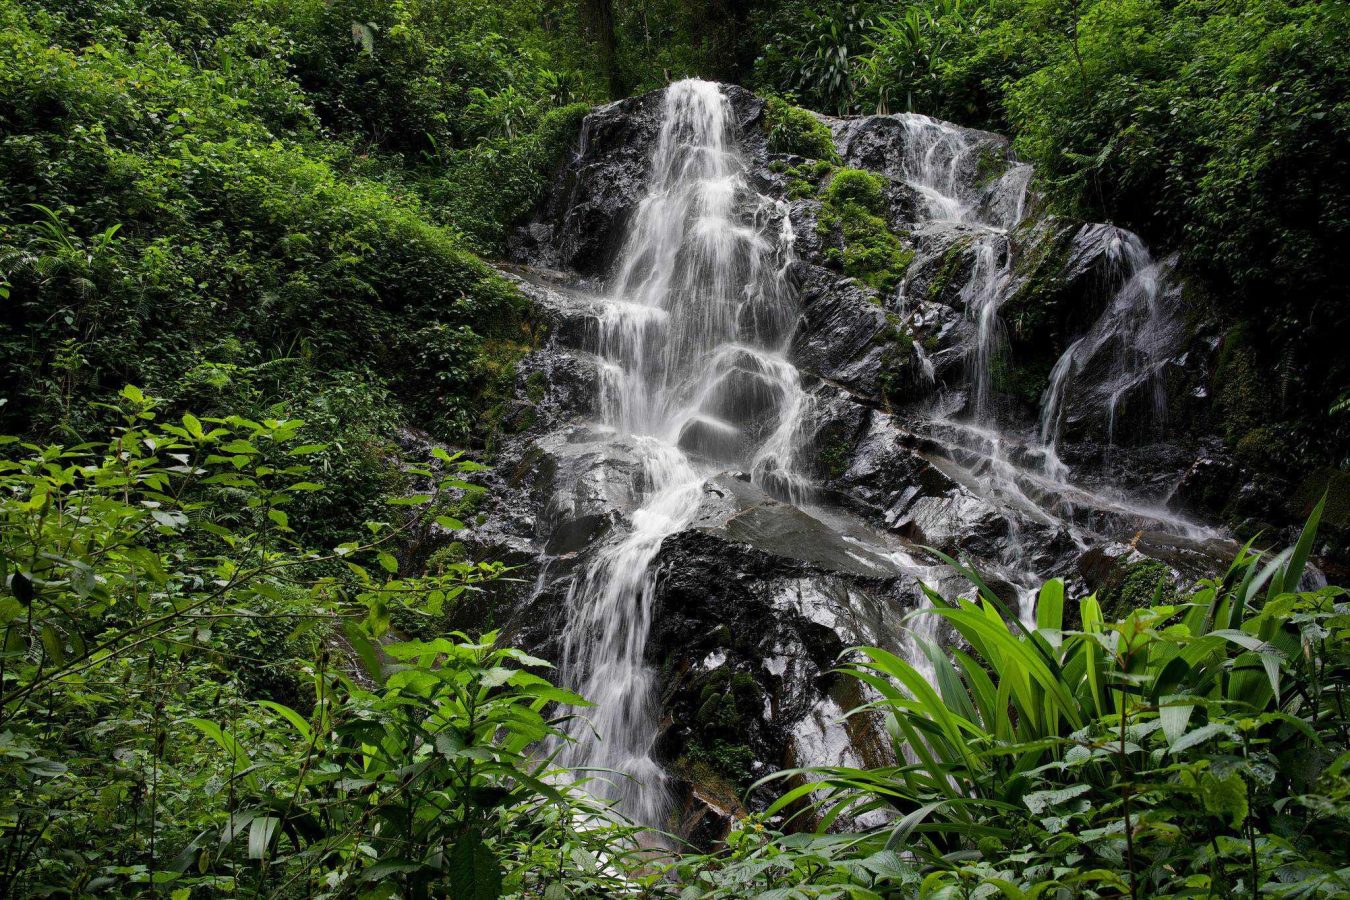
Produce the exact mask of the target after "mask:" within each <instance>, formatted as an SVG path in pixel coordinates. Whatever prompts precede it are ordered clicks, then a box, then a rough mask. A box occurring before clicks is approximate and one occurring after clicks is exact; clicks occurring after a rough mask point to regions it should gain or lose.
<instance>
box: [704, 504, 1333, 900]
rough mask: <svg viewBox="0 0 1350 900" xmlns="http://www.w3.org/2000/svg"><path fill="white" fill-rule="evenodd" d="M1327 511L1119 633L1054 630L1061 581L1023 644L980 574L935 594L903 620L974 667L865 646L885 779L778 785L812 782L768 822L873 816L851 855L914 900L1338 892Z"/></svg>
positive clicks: (942, 655) (1096, 616)
mask: <svg viewBox="0 0 1350 900" xmlns="http://www.w3.org/2000/svg"><path fill="white" fill-rule="evenodd" d="M1320 514H1321V506H1320V504H1319V506H1318V508H1317V509H1315V510H1314V512H1313V515H1312V518H1311V519H1310V521H1309V523H1308V526H1307V528H1305V530H1304V533H1303V535H1302V537H1301V538H1300V540H1299V542H1298V544H1297V546H1296V547H1293V548H1290V549H1289V550H1287V551H1285V552H1284V553H1281V554H1278V555H1276V556H1275V557H1274V558H1273V559H1269V560H1266V559H1263V558H1262V557H1261V555H1260V554H1256V553H1252V552H1251V551H1250V549H1249V548H1244V549H1243V550H1242V551H1241V553H1240V555H1239V557H1238V559H1237V560H1236V561H1235V562H1234V563H1233V565H1232V567H1231V568H1230V569H1229V571H1228V572H1227V573H1226V574H1225V576H1224V577H1223V578H1220V579H1214V580H1210V581H1205V582H1202V583H1201V584H1200V585H1199V586H1198V587H1197V588H1196V589H1195V591H1194V592H1193V593H1191V594H1190V595H1189V596H1187V597H1185V598H1184V600H1180V601H1179V602H1176V603H1175V604H1172V605H1165V606H1151V607H1143V608H1139V609H1135V610H1133V611H1130V612H1128V613H1127V614H1126V615H1125V617H1124V618H1123V619H1121V620H1120V621H1117V622H1114V623H1112V622H1109V621H1106V620H1104V619H1103V617H1102V615H1101V608H1100V606H1099V604H1098V602H1097V599H1096V598H1095V597H1091V596H1090V597H1086V598H1084V599H1082V600H1081V601H1080V602H1079V603H1078V618H1079V620H1080V621H1081V627H1080V628H1079V629H1078V630H1066V629H1065V628H1064V625H1063V619H1064V611H1065V596H1064V586H1063V584H1062V583H1060V582H1059V581H1051V582H1049V583H1047V584H1046V585H1045V586H1044V587H1043V588H1042V590H1041V593H1040V598H1039V602H1038V605H1037V613H1036V621H1035V623H1034V628H1030V629H1029V628H1028V627H1026V626H1023V625H1021V623H1020V622H1019V621H1018V620H1017V619H1016V617H1014V616H1012V615H1011V613H1010V612H1009V611H1008V610H1007V609H1006V608H1005V607H1004V606H1003V603H1002V601H1000V600H999V599H998V598H997V597H996V596H995V595H994V594H993V593H992V592H990V591H989V590H988V588H987V587H986V586H985V585H984V583H983V582H982V581H980V580H979V578H978V576H976V575H974V574H973V573H968V574H969V575H970V577H971V579H972V580H973V582H974V583H975V585H976V587H977V589H978V596H977V599H975V600H965V599H961V600H957V601H955V602H948V601H946V600H944V599H943V598H942V597H940V596H937V595H936V594H933V593H931V592H930V593H929V599H930V601H931V603H932V606H931V608H926V609H923V610H920V611H918V612H916V613H915V614H914V616H915V617H918V616H936V617H939V618H941V619H942V620H943V621H944V622H945V623H947V624H948V625H950V626H951V627H953V628H954V629H955V630H956V631H957V632H958V633H959V634H960V636H961V638H962V641H963V643H964V644H965V646H966V647H967V648H968V649H957V650H955V651H953V652H952V653H951V654H950V655H949V654H948V653H947V652H945V651H944V650H942V649H941V648H939V647H937V646H936V645H934V644H932V643H930V642H927V641H926V640H924V639H922V638H916V640H917V641H918V643H919V645H920V647H921V648H923V650H924V653H925V656H926V658H927V667H926V668H925V669H923V670H921V669H919V668H916V667H915V665H913V664H911V663H909V662H906V661H904V660H902V659H900V658H898V657H896V656H894V655H892V654H891V653H889V652H887V651H885V650H881V649H878V648H864V649H863V650H861V651H858V652H859V658H858V659H857V660H856V661H855V662H853V663H851V664H850V665H849V667H848V668H847V669H846V671H848V672H849V673H850V674H851V675H852V676H853V677H855V678H857V679H859V680H860V681H862V682H863V683H865V684H866V685H868V686H869V687H870V688H871V689H872V691H874V692H875V695H876V696H878V697H879V698H880V699H879V700H878V701H876V702H875V703H871V704H868V705H867V706H865V707H864V708H863V710H866V711H868V712H869V714H870V713H871V712H874V711H881V712H882V713H884V715H885V721H886V727H887V730H888V732H889V734H890V735H891V739H892V741H893V742H894V744H895V756H896V759H897V760H899V762H898V763H897V764H896V765H895V766H893V767H886V768H877V769H870V770H858V769H853V768H848V767H829V768H818V769H813V770H810V771H808V772H785V773H778V774H776V775H774V776H771V778H774V779H782V778H797V777H799V776H802V775H805V776H806V777H807V778H809V779H811V780H809V781H806V782H805V783H803V784H802V785H801V786H800V787H796V788H793V789H792V790H790V791H788V792H787V793H785V794H784V795H783V796H782V797H781V798H780V799H779V800H778V801H777V802H776V803H775V804H774V805H773V806H772V807H771V808H770V812H774V811H778V810H786V809H789V808H791V807H792V806H793V804H795V803H798V802H800V801H802V800H805V799H808V798H812V797H814V798H815V799H814V800H812V801H811V804H812V807H813V811H814V813H815V814H816V815H817V816H820V817H821V820H822V825H821V827H822V828H824V827H828V826H829V824H830V823H831V822H833V821H835V820H836V818H837V817H838V816H840V815H843V814H850V815H857V814H859V813H862V812H866V811H871V810H885V811H886V812H888V813H889V815H890V816H891V817H892V818H891V822H890V824H888V825H886V826H884V827H882V828H879V829H876V830H875V831H872V832H870V833H867V834H864V835H860V836H856V837H854V838H853V839H852V840H853V843H852V844H851V847H850V850H849V854H850V856H851V857H852V858H853V859H855V860H862V859H866V858H869V854H875V853H877V852H881V851H894V852H897V853H901V854H906V855H908V856H909V858H911V859H912V860H913V865H914V867H915V869H916V870H917V873H918V876H917V877H919V878H921V880H922V892H923V893H924V894H934V895H936V894H939V893H940V894H942V895H943V896H956V897H967V896H970V897H974V896H983V895H984V893H985V892H986V891H987V890H988V889H989V888H990V887H991V886H995V885H997V886H999V889H1000V890H1001V891H1002V892H1003V893H1004V894H1005V895H1007V896H1019V897H1020V896H1037V895H1041V894H1043V893H1045V892H1047V891H1068V892H1070V893H1072V894H1074V895H1076V896H1118V895H1121V894H1126V893H1128V894H1131V895H1134V896H1159V895H1167V896H1172V895H1178V894H1183V895H1184V894H1192V893H1195V892H1200V893H1220V894H1229V895H1231V894H1234V893H1242V894H1246V895H1249V896H1250V895H1255V894H1256V893H1257V891H1259V892H1260V893H1261V894H1262V895H1267V894H1268V895H1273V896H1314V895H1325V896H1332V895H1338V894H1340V893H1343V892H1344V891H1346V890H1347V888H1348V887H1350V869H1347V868H1346V867H1345V865H1344V841H1345V840H1346V838H1347V836H1350V802H1347V798H1348V797H1350V793H1348V792H1347V790H1346V781H1345V777H1346V765H1347V761H1350V747H1347V746H1346V739H1345V735H1346V724H1347V723H1346V719H1345V715H1344V712H1343V708H1342V706H1341V704H1340V696H1341V693H1342V691H1343V690H1344V687H1345V684H1346V681H1347V678H1350V654H1347V637H1348V636H1350V631H1348V630H1347V625H1350V619H1348V618H1347V613H1348V607H1347V605H1346V603H1345V597H1346V592H1345V591H1344V590H1342V589H1340V588H1333V587H1328V588H1323V589H1321V590H1318V591H1313V592H1305V593H1299V592H1298V585H1299V582H1300V580H1301V577H1302V574H1303V569H1304V565H1305V563H1306V561H1307V554H1308V552H1309V550H1310V549H1311V547H1312V545H1313V543H1314V540H1315V534H1316V529H1317V524H1318V519H1319V517H1320ZM949 562H951V563H952V564H954V565H955V564H956V563H955V561H949ZM930 669H931V671H929V670H930ZM863 710H859V711H857V712H859V713H860V712H862V711H863ZM774 845H775V847H776V849H777V851H778V852H780V853H792V852H795V851H794V850H793V849H792V848H791V847H790V846H789V845H788V844H787V842H785V841H782V840H779V841H775V842H774ZM738 866H739V862H738V861H735V860H733V861H731V863H730V864H729V865H728V872H729V873H733V872H736V871H737V869H738ZM911 877H913V876H912V875H911ZM802 883H809V877H808V878H803V879H802Z"/></svg>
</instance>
